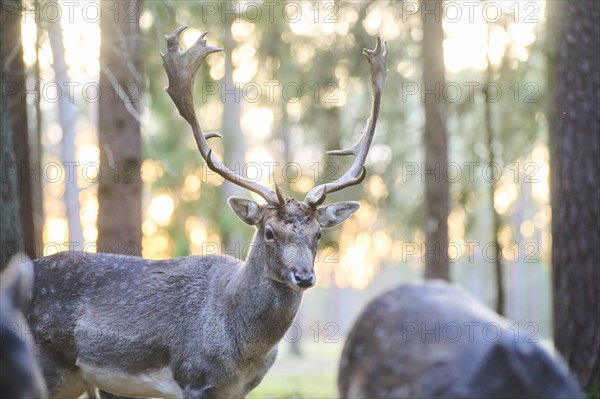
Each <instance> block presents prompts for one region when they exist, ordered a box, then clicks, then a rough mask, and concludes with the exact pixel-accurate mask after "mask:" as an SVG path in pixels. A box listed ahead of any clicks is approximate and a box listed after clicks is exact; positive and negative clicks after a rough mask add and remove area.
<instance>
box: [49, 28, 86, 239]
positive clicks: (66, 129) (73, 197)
mask: <svg viewBox="0 0 600 399" xmlns="http://www.w3.org/2000/svg"><path fill="white" fill-rule="evenodd" d="M48 36H49V39H50V47H51V49H52V60H53V63H52V67H53V69H54V81H55V82H56V83H57V84H58V85H59V86H60V87H67V83H68V82H69V76H68V74H67V64H66V62H65V47H64V44H63V38H62V31H61V28H60V22H49V23H48ZM58 114H59V121H60V127H61V129H62V133H63V137H62V154H61V155H62V162H63V164H64V165H65V168H67V171H68V172H67V173H66V174H65V177H66V178H65V205H66V208H67V221H68V224H69V241H70V242H71V243H72V245H74V248H79V249H81V248H83V232H82V229H81V217H80V215H79V214H80V210H81V207H80V206H79V187H78V185H77V173H76V159H75V136H76V131H75V121H76V119H77V109H76V108H75V104H73V103H72V102H71V101H70V99H69V96H60V97H59V99H58Z"/></svg>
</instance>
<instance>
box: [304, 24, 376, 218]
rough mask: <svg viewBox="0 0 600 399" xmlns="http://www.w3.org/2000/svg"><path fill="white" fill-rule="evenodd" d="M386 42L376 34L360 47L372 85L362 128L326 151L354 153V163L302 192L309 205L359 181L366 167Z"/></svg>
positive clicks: (332, 153)
mask: <svg viewBox="0 0 600 399" xmlns="http://www.w3.org/2000/svg"><path fill="white" fill-rule="evenodd" d="M387 52H388V48H387V43H386V42H383V43H382V41H381V38H380V37H379V36H378V37H377V42H376V44H375V48H374V49H373V50H370V49H363V51H362V54H363V55H364V56H365V59H366V60H367V63H368V64H369V68H370V70H371V86H372V88H373V103H372V106H371V115H370V116H369V119H368V121H367V126H366V127H365V129H364V130H363V133H362V136H361V138H360V139H359V140H358V142H357V143H356V144H354V145H353V146H352V147H350V148H347V149H344V150H333V151H327V154H329V155H338V156H348V155H354V156H355V157H356V158H355V159H354V163H353V164H352V166H351V167H350V169H348V170H347V171H346V173H344V174H343V175H342V176H341V177H340V178H339V179H338V180H336V181H333V182H331V183H325V184H321V185H318V186H316V187H314V188H313V189H312V190H310V191H309V192H308V194H306V198H305V199H304V202H305V203H307V204H308V205H309V206H311V207H316V206H318V205H320V204H322V203H323V202H324V201H325V197H326V196H327V194H328V193H333V192H336V191H339V190H341V189H344V188H346V187H350V186H354V185H357V184H360V183H361V182H362V181H363V180H364V178H365V177H366V174H367V170H366V168H365V166H364V165H365V160H366V159H367V153H368V152H369V148H370V147H371V142H372V141H373V135H374V134H375V126H376V125H377V117H378V116H379V107H380V105H381V94H382V91H383V84H384V82H385V77H386V75H387V67H386V61H387Z"/></svg>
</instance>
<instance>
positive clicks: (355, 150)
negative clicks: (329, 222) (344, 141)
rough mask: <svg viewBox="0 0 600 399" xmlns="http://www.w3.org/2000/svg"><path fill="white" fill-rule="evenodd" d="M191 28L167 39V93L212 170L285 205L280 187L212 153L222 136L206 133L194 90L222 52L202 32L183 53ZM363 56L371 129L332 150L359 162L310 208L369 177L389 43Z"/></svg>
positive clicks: (322, 189) (309, 198) (313, 198)
mask: <svg viewBox="0 0 600 399" xmlns="http://www.w3.org/2000/svg"><path fill="white" fill-rule="evenodd" d="M185 29H187V26H180V27H179V28H177V29H175V31H173V33H172V34H171V35H169V36H165V38H166V39H167V50H168V51H167V53H165V54H163V53H161V56H162V58H163V61H164V67H165V70H166V72H167V76H168V78H169V86H168V87H167V88H166V90H167V93H169V95H170V96H171V99H172V100H173V102H174V103H175V106H177V109H178V110H179V113H180V114H181V116H183V117H184V118H185V120H186V121H187V122H188V123H189V124H190V126H191V127H192V131H193V132H194V138H195V139H196V144H197V145H198V149H199V150H200V154H201V155H202V158H204V160H205V161H206V163H207V165H208V167H209V168H210V169H211V170H212V171H214V172H216V173H218V174H219V175H220V176H222V177H223V178H224V179H225V180H228V181H230V182H232V183H234V184H237V185H238V186H241V187H243V188H246V189H247V190H250V191H252V192H255V193H256V194H258V195H260V196H261V197H263V198H264V199H265V200H266V201H267V203H268V204H269V205H273V206H277V205H281V204H283V203H284V201H285V200H284V196H283V194H282V192H281V190H280V188H279V186H278V185H277V184H275V190H271V189H270V188H268V187H266V186H264V185H262V184H260V183H256V182H253V181H250V180H248V179H246V178H245V177H244V176H241V175H239V174H237V173H235V172H234V171H232V170H231V169H229V168H227V167H226V166H225V165H224V164H223V163H221V162H220V161H219V160H218V159H216V157H215V156H214V155H213V154H212V149H211V148H210V146H209V145H208V142H207V139H210V138H212V137H221V135H220V134H218V133H213V132H211V133H204V132H203V131H202V128H201V127H200V123H199V122H198V118H197V116H196V112H195V110H194V98H193V94H192V93H193V88H194V81H195V79H196V72H197V71H198V68H199V67H200V64H202V62H203V61H204V59H205V58H206V57H207V56H208V55H210V54H212V53H214V52H218V51H221V49H220V48H217V47H212V46H208V45H207V44H206V40H204V36H206V32H204V33H202V34H201V35H200V37H199V38H198V40H197V41H196V43H194V45H193V46H192V47H190V48H189V49H188V50H186V51H185V52H181V51H180V48H179V35H180V34H181V32H183V31H184V30H185ZM362 54H363V55H364V56H365V59H366V60H367V62H368V64H369V68H370V70H371V85H372V87H373V104H372V107H371V115H370V116H369V120H368V121H367V126H366V128H365V130H364V131H363V135H362V137H361V138H360V140H359V141H358V142H357V143H356V144H355V145H354V146H352V147H351V148H348V149H345V150H335V151H328V152H327V153H328V154H330V155H341V156H346V155H354V156H355V157H356V159H355V160H354V163H353V164H352V166H351V167H350V169H348V170H347V171H346V173H344V174H343V175H342V176H341V177H340V178H339V179H338V180H336V181H333V182H330V183H325V184H321V185H318V186H316V187H314V188H313V189H312V190H310V191H309V192H308V194H307V195H306V198H305V199H304V202H305V203H306V204H307V205H308V206H310V207H313V208H314V207H317V206H318V205H320V204H322V203H323V202H324V201H325V198H326V196H327V194H328V193H332V192H336V191H339V190H341V189H343V188H346V187H350V186H354V185H356V184H359V183H361V182H362V181H363V180H364V178H365V176H366V168H365V166H364V164H365V160H366V158H367V153H368V152H369V148H370V146H371V142H372V141H373V135H374V133H375V125H376V124H377V117H378V115H379V107H380V105H381V94H382V91H383V84H384V82H385V77H386V74H387V69H386V60H387V43H386V42H383V43H382V41H381V38H379V37H377V43H376V45H375V49H373V50H369V49H363V51H362Z"/></svg>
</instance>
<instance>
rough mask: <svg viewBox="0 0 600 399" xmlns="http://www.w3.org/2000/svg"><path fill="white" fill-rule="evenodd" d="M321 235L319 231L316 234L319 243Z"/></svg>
mask: <svg viewBox="0 0 600 399" xmlns="http://www.w3.org/2000/svg"><path fill="white" fill-rule="evenodd" d="M322 235H323V234H322V233H321V230H319V231H318V232H317V241H319V240H320V239H321V236H322Z"/></svg>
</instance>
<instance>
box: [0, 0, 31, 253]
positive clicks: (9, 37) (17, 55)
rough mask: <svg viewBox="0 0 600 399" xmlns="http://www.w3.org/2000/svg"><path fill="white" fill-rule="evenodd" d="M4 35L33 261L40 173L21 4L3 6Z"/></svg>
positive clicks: (10, 113) (25, 233)
mask: <svg viewBox="0 0 600 399" xmlns="http://www.w3.org/2000/svg"><path fill="white" fill-rule="evenodd" d="M1 7H2V10H3V12H2V25H3V27H2V35H0V41H1V44H0V58H1V59H2V67H3V79H2V85H3V86H4V90H5V94H6V97H4V98H6V100H7V101H6V102H7V103H6V104H5V106H6V107H7V110H6V115H7V117H8V119H9V123H10V125H11V131H12V136H13V137H12V142H13V144H14V156H15V158H14V161H15V165H16V167H17V178H16V185H17V186H16V188H17V193H18V197H17V198H18V201H19V202H20V204H19V219H20V224H21V226H20V229H21V231H22V237H23V244H24V247H23V249H24V250H25V251H26V253H27V255H29V257H32V258H35V257H36V246H37V247H40V246H41V237H36V236H35V229H34V224H33V215H34V210H33V207H32V197H31V193H32V186H33V184H40V175H39V173H38V174H36V173H29V172H28V171H32V170H35V169H34V165H31V163H30V161H29V134H28V130H27V103H26V98H25V65H24V63H23V46H22V45H21V13H20V12H18V10H22V9H23V7H24V5H23V4H22V2H21V1H20V0H5V1H3V2H2V6H1Z"/></svg>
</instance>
